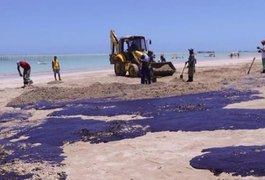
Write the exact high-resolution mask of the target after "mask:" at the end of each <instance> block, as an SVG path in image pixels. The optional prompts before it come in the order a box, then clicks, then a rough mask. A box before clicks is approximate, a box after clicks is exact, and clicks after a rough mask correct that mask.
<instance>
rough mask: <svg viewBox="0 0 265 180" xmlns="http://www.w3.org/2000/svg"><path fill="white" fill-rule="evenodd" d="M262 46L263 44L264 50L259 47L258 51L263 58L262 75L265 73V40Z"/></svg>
mask: <svg viewBox="0 0 265 180" xmlns="http://www.w3.org/2000/svg"><path fill="white" fill-rule="evenodd" d="M261 44H262V46H263V47H262V48H260V47H257V49H258V50H259V52H260V53H261V58H262V66H263V70H262V72H261V73H265V47H264V45H265V40H262V41H261Z"/></svg>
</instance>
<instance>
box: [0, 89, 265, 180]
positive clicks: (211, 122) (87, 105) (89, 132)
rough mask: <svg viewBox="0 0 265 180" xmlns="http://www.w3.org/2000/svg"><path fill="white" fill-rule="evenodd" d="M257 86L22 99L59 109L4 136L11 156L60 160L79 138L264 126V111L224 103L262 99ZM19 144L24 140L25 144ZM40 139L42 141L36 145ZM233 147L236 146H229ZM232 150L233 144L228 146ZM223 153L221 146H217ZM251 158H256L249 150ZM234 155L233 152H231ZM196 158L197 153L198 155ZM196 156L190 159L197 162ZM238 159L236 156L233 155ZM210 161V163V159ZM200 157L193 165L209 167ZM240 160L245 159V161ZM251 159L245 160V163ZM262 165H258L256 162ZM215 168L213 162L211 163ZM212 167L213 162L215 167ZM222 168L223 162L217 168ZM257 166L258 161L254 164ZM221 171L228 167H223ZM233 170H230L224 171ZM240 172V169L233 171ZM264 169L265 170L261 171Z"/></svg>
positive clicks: (100, 139) (106, 139) (98, 139)
mask: <svg viewBox="0 0 265 180" xmlns="http://www.w3.org/2000/svg"><path fill="white" fill-rule="evenodd" d="M257 95H258V92H254V91H244V92H241V91H236V90H231V89H230V90H227V91H218V92H208V93H201V94H194V95H184V96H177V97H169V98H157V99H144V100H132V101H119V100H114V99H90V100H81V101H73V102H64V103H48V102H40V103H38V104H35V105H32V104H31V105H21V106H20V107H21V108H22V109H24V110H25V109H31V108H35V109H39V110H43V109H55V108H62V109H61V110H56V111H54V112H53V113H51V114H49V116H48V117H47V119H46V120H45V121H44V123H43V124H41V125H40V126H37V127H29V128H28V129H26V130H24V131H22V132H21V133H18V134H16V135H15V136H13V137H11V138H10V139H5V140H0V144H5V148H7V149H12V150H15V151H14V153H13V154H12V155H10V156H8V160H12V159H14V158H19V159H21V160H23V161H26V162H41V161H48V162H49V163H56V164H60V163H61V162H62V161H63V159H64V157H63V156H62V155H61V154H62V153H63V152H62V147H61V146H62V145H64V144H65V143H67V142H68V143H73V142H76V141H80V140H83V141H87V142H90V143H101V142H105V143H107V142H110V141H117V140H122V139H126V138H135V137H139V136H143V135H145V134H146V133H148V132H160V131H214V130H238V129H246V130H247V129H259V128H265V111H264V110H250V109H223V107H225V106H226V105H228V104H231V103H237V102H242V101H249V100H254V99H260V98H261V97H259V96H257ZM117 115H132V116H134V115H141V116H143V117H145V118H146V119H137V120H128V121H122V120H115V119H114V120H112V121H101V120H94V119H86V120H84V119H82V116H107V117H114V118H115V116H117ZM20 136H26V137H28V138H27V139H24V140H20V141H17V142H13V143H10V141H9V140H11V139H15V138H19V137H20ZM21 144H26V146H25V147H24V148H23V149H21ZM34 144H38V146H34ZM230 149H232V147H231V148H230ZM223 150H224V151H222V152H223V154H224V155H225V153H226V152H225V151H226V150H227V151H229V148H227V149H226V148H224V149H223ZM219 153H220V154H222V153H221V151H220V152H219ZM251 157H253V161H254V160H255V159H256V158H254V154H253V156H249V159H250V160H251ZM231 158H234V159H235V157H233V156H232V157H231ZM197 159H198V158H197ZM195 162H196V158H195V160H192V161H191V164H192V166H193V164H195ZM235 162H236V160H235ZM206 164H210V163H208V162H207V161H206ZM203 165H204V164H202V165H201V164H200V163H198V162H197V164H196V165H194V167H196V168H200V166H201V167H206V166H203ZM241 165H242V164H241ZM244 165H245V166H246V168H247V166H248V165H247V164H243V166H244ZM257 167H259V166H257ZM207 169H211V167H209V168H207ZM213 169H214V168H213ZM217 169H219V168H217ZM254 169H255V167H254ZM222 171H225V169H223V170H222ZM225 172H230V171H225ZM235 174H237V175H241V174H240V173H235ZM263 175H264V174H263Z"/></svg>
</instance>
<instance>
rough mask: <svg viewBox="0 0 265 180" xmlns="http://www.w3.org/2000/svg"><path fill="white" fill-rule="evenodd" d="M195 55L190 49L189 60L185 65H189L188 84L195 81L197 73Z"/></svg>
mask: <svg viewBox="0 0 265 180" xmlns="http://www.w3.org/2000/svg"><path fill="white" fill-rule="evenodd" d="M196 62H197V61H196V59H195V54H194V51H193V49H189V59H188V61H186V62H185V65H186V64H188V76H189V77H188V80H187V82H192V81H193V75H194V73H195V64H196Z"/></svg>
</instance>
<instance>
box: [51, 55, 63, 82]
mask: <svg viewBox="0 0 265 180" xmlns="http://www.w3.org/2000/svg"><path fill="white" fill-rule="evenodd" d="M52 70H53V73H54V79H55V81H57V78H56V74H58V78H59V80H60V81H61V80H62V79H61V75H60V63H59V60H58V58H57V56H54V57H53V60H52Z"/></svg>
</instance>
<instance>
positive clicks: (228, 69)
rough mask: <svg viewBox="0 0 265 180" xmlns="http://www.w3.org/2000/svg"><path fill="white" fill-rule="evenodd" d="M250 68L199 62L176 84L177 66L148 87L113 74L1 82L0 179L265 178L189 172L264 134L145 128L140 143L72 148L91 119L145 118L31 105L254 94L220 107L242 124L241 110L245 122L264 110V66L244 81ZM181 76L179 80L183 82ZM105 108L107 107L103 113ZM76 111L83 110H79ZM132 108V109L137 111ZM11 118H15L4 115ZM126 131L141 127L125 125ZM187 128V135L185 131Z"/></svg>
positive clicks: (258, 142) (260, 142)
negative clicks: (199, 161) (195, 163)
mask: <svg viewBox="0 0 265 180" xmlns="http://www.w3.org/2000/svg"><path fill="white" fill-rule="evenodd" d="M250 64H251V60H246V59H245V60H237V59H235V60H231V59H224V60H223V61H218V62H217V61H212V62H210V61H209V62H202V63H200V62H199V63H198V64H197V67H196V73H195V77H194V82H192V83H187V82H185V81H183V80H182V79H180V78H179V77H180V72H181V70H182V68H183V64H176V65H175V66H176V69H177V72H176V73H175V74H174V75H173V76H169V77H163V78H158V80H157V82H156V83H153V84H151V85H141V84H140V79H139V78H128V77H117V76H115V75H114V72H113V70H102V71H92V72H80V73H68V74H65V73H63V72H62V81H61V82H60V81H54V80H53V75H52V74H50V75H45V76H37V77H34V74H32V79H33V81H34V84H33V85H32V86H31V87H27V88H25V89H22V88H20V87H21V86H22V79H21V78H20V77H17V78H12V79H3V80H1V82H0V97H1V98H0V112H1V114H2V119H0V120H1V121H0V124H1V132H0V142H1V144H0V145H1V147H0V148H1V149H0V158H1V159H0V162H1V164H0V174H1V175H3V176H4V175H6V177H7V175H8V174H9V176H10V177H12V176H14V177H19V178H21V179H23V177H27V176H26V175H28V174H31V175H30V176H28V177H29V178H32V179H60V178H61V179H65V178H66V179H97V180H98V179H135V180H138V179H261V178H264V176H263V177H261V176H258V174H255V173H254V175H249V176H244V177H243V176H242V174H241V175H240V173H239V175H237V176H232V173H233V172H231V173H228V172H225V170H223V171H222V172H221V173H220V174H218V175H216V174H215V173H214V172H211V171H210V170H209V169H198V168H194V167H192V166H191V164H192V163H191V160H192V159H193V158H194V157H197V156H200V155H202V154H204V152H202V151H203V150H205V149H209V148H224V147H238V146H247V147H249V146H264V145H265V144H264V136H265V129H264V128H265V127H256V128H251V129H248V128H245V129H244V128H237V129H233V128H231V129H229V128H228V129H226V128H223V129H222V128H217V129H215V130H207V129H202V130H196V131H194V130H186V129H183V130H182V129H181V127H180V128H179V130H176V131H169V130H161V131H148V130H146V129H144V128H147V129H148V128H149V127H141V128H143V129H144V130H143V132H144V134H142V135H137V137H132V138H126V137H122V138H121V139H118V140H110V141H107V142H99V143H98V142H97V143H93V142H92V140H91V139H87V140H82V138H80V139H75V140H74V141H73V140H72V137H79V136H78V133H79V132H81V130H82V129H84V126H86V129H87V128H88V126H87V124H86V123H89V122H90V121H91V120H92V121H95V122H96V123H102V122H106V123H111V122H114V121H115V122H117V121H118V122H120V121H124V122H128V123H131V122H136V124H137V122H138V121H139V122H141V123H145V119H148V118H150V117H149V116H148V114H145V113H138V114H137V113H135V114H131V113H127V114H126V111H124V112H118V113H117V115H107V114H105V115H104V113H103V114H99V115H97V114H96V113H95V114H94V111H91V114H87V115H84V114H83V113H88V112H89V111H88V110H87V111H86V109H82V108H81V110H82V113H80V114H78V112H77V111H75V112H73V114H75V115H66V114H64V115H60V114H56V113H62V114H63V113H64V111H63V110H64V108H69V107H71V103H69V105H68V106H67V105H66V106H63V107H59V106H58V107H52V108H49V109H41V108H39V109H38V108H36V107H35V106H34V104H36V103H38V102H42V101H48V102H50V103H51V102H52V103H51V104H53V103H59V102H65V101H77V100H86V99H91V98H93V99H95V98H107V100H106V103H107V102H109V101H110V102H112V100H113V99H115V100H119V101H123V100H125V101H128V100H137V99H149V98H150V99H153V98H160V99H161V102H163V103H166V100H163V98H165V97H175V96H183V97H184V95H187V96H189V95H192V94H193V95H196V94H199V93H207V92H213V91H214V92H218V91H224V90H228V91H229V89H235V90H238V91H258V92H259V93H258V96H259V97H260V98H259V99H258V98H257V99H250V100H248V99H247V100H244V101H242V102H236V103H232V104H226V105H225V106H224V107H222V108H220V111H221V110H224V112H225V110H234V109H239V110H241V111H240V113H241V114H240V116H238V118H237V119H236V120H237V121H241V115H242V112H244V110H246V115H245V116H246V117H247V116H248V114H247V110H261V111H262V110H264V109H265V101H264V97H265V86H264V85H265V75H264V74H261V73H260V71H261V60H260V59H257V60H256V62H255V64H254V65H253V67H252V70H251V72H250V74H247V71H248V68H249V66H250ZM186 73H187V72H185V74H184V80H186V79H187V74H186ZM239 96H240V95H239ZM185 97H186V96H185ZM196 97H197V96H196ZM213 97H214V96H213ZM148 101H149V100H147V102H148ZM27 103H32V104H33V106H32V107H28V108H25V109H23V108H22V109H21V107H16V106H17V105H23V104H24V105H26V104H27ZM80 106H82V104H80ZM107 106H108V105H107V104H106V108H107ZM74 108H76V109H78V108H80V107H79V106H78V105H77V106H75V107H73V109H74ZM91 108H92V109H93V108H94V107H91ZM134 108H135V109H137V107H134ZM209 108H212V107H209ZM70 109H71V108H70ZM73 111H74V110H73ZM83 111H84V112H83ZM142 111H143V112H144V110H142ZM209 111H210V110H209ZM165 112H166V111H165ZM218 112H219V111H218ZM251 112H252V111H251ZM14 113H15V115H16V116H15V117H13V116H11V115H9V114H14ZM16 113H17V114H16ZM147 113H148V112H147ZM236 113H237V111H235V112H233V118H234V117H237V116H236V115H234V114H236ZM3 115H6V117H3ZM252 115H253V116H254V115H255V113H254V112H253V113H252ZM161 116H162V115H161ZM165 116H166V115H165ZM217 116H222V114H216V117H217ZM16 117H19V118H16ZM172 117H173V116H172ZM184 117H185V114H184V115H183V118H184ZM214 117H215V116H214V115H213V116H210V117H201V119H209V118H210V119H211V118H213V120H214ZM228 117H229V116H228ZM244 118H245V117H244ZM64 119H65V121H64ZM71 119H73V120H74V119H77V120H78V121H77V122H78V123H75V124H71V122H69V121H71ZM165 119H167V117H165ZM217 119H218V118H217ZM53 120H54V121H53ZM57 120H58V121H57ZM262 120H264V119H259V121H262ZM187 121H188V119H187ZM53 122H56V123H53ZM213 122H214V121H213ZM160 123H161V122H160ZM201 123H204V122H201ZM214 123H215V122H214ZM108 125H109V124H105V125H103V126H108ZM126 125H127V124H126ZM91 126H93V125H91ZM95 126H96V125H95ZM58 127H59V128H58ZM130 128H132V129H134V128H136V129H137V128H139V127H131V126H130ZM186 128H187V129H189V127H188V125H187V127H186ZM191 128H193V127H191ZM57 130H58V132H60V133H56V131H57ZM77 130H79V131H77ZM129 130H130V129H129ZM61 132H63V133H61ZM145 132H146V133H145ZM103 133H104V132H103ZM81 135H82V134H81ZM83 135H84V134H83ZM99 137H101V136H100V135H99ZM88 138H92V137H88ZM93 138H95V137H93ZM90 140H91V141H90ZM96 140H97V139H96ZM57 142H60V143H57ZM8 148H10V149H12V150H8ZM20 153H21V155H19V154H20ZM12 154H16V156H14V157H13V158H12V156H11V157H9V156H8V155H12ZM37 157H38V158H37ZM250 168H251V167H250ZM12 173H14V174H12ZM252 173H253V172H252ZM1 175H0V176H1ZM24 175H25V176H24Z"/></svg>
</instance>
